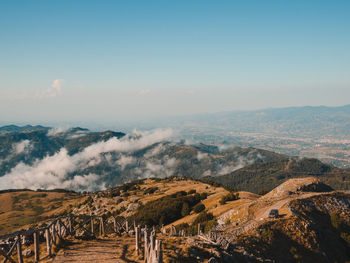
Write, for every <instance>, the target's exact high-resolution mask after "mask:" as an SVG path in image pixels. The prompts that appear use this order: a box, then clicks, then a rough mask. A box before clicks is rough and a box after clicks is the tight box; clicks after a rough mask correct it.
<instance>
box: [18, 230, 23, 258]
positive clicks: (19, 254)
mask: <svg viewBox="0 0 350 263" xmlns="http://www.w3.org/2000/svg"><path fill="white" fill-rule="evenodd" d="M17 257H18V262H19V263H23V255H22V243H21V236H20V235H18V236H17Z"/></svg>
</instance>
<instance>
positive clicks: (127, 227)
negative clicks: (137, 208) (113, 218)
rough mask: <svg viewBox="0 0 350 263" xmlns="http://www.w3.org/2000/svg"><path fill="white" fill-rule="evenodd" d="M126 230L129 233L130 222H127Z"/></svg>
mask: <svg viewBox="0 0 350 263" xmlns="http://www.w3.org/2000/svg"><path fill="white" fill-rule="evenodd" d="M125 230H126V233H129V222H128V220H126V221H125Z"/></svg>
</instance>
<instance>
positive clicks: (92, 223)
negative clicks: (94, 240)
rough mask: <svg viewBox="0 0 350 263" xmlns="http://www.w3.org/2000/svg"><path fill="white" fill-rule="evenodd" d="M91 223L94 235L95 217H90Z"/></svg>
mask: <svg viewBox="0 0 350 263" xmlns="http://www.w3.org/2000/svg"><path fill="white" fill-rule="evenodd" d="M90 222H91V234H92V235H93V234H94V218H93V216H90Z"/></svg>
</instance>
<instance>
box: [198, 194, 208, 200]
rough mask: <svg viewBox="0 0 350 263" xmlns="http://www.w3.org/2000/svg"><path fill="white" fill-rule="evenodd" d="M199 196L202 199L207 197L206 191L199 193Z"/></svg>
mask: <svg viewBox="0 0 350 263" xmlns="http://www.w3.org/2000/svg"><path fill="white" fill-rule="evenodd" d="M200 196H201V197H200V198H201V200H204V199H207V197H208V193H201V195H200Z"/></svg>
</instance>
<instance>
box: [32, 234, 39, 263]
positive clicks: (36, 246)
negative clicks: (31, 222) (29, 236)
mask: <svg viewBox="0 0 350 263" xmlns="http://www.w3.org/2000/svg"><path fill="white" fill-rule="evenodd" d="M33 237H34V258H35V262H39V259H40V254H39V232H37V231H35V232H34V234H33Z"/></svg>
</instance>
